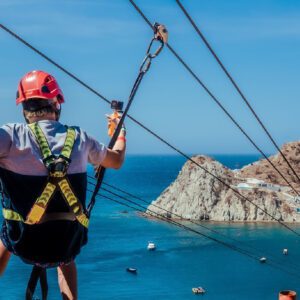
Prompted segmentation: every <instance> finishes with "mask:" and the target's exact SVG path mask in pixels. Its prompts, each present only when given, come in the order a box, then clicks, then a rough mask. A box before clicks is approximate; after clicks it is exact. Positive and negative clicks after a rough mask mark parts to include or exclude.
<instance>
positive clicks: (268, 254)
mask: <svg viewBox="0 0 300 300" xmlns="http://www.w3.org/2000/svg"><path fill="white" fill-rule="evenodd" d="M88 177H89V178H90V179H91V180H92V181H88V183H89V184H91V185H95V183H94V179H93V177H91V176H88ZM103 184H104V185H106V186H108V187H110V188H112V189H114V190H116V191H118V192H121V193H124V194H126V195H128V196H130V197H132V198H135V199H137V200H139V201H141V202H143V203H145V204H146V205H150V204H151V205H152V206H153V207H156V208H158V209H160V210H162V211H165V212H167V213H169V214H172V215H174V216H176V217H178V218H180V219H181V220H182V221H186V220H184V219H183V218H182V216H180V215H179V214H176V213H173V212H171V211H169V210H167V209H164V208H162V207H160V206H158V205H156V204H153V203H149V202H148V201H146V200H144V199H142V198H141V197H138V196H135V195H133V194H131V193H128V192H127V191H124V190H122V189H120V188H118V187H116V186H114V185H111V184H108V183H104V182H103ZM102 190H103V191H105V192H107V193H109V194H111V195H113V196H117V197H119V198H120V199H123V200H125V201H127V202H130V203H132V204H135V205H136V204H137V202H135V201H133V200H130V199H128V198H127V197H124V196H122V195H120V194H118V193H115V192H112V191H110V190H108V189H106V188H103V187H102ZM141 207H142V208H143V209H145V210H148V207H144V206H141ZM150 211H151V209H150ZM160 215H162V214H160ZM163 216H164V215H163ZM164 217H166V218H167V219H169V220H172V219H170V218H169V217H167V216H164ZM188 222H189V223H192V224H194V225H196V226H198V227H202V228H204V229H206V230H208V231H210V232H212V233H214V234H217V235H219V236H222V237H224V238H226V239H228V240H231V241H233V242H235V243H240V244H242V245H244V246H246V247H248V248H249V249H252V250H254V251H256V252H258V253H260V256H267V257H268V258H273V260H276V259H277V258H276V257H275V256H274V255H273V254H271V253H269V252H267V251H265V250H264V251H262V250H261V249H258V248H256V247H254V246H252V245H249V244H247V243H246V242H244V241H241V240H237V239H235V238H232V237H230V236H228V235H226V234H223V233H221V232H220V231H218V230H214V229H211V228H209V227H207V226H205V225H203V224H200V223H197V222H196V221H193V220H188ZM280 262H281V263H284V264H285V265H287V261H286V260H283V259H280ZM289 265H290V267H292V268H294V269H295V270H296V271H297V272H299V268H300V266H298V265H297V264H295V263H293V264H290V263H289Z"/></svg>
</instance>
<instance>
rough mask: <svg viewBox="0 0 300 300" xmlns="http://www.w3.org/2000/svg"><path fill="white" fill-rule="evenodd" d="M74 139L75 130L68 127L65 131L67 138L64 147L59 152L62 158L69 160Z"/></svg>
mask: <svg viewBox="0 0 300 300" xmlns="http://www.w3.org/2000/svg"><path fill="white" fill-rule="evenodd" d="M75 138H76V132H75V129H74V128H72V127H68V130H67V137H66V140H65V144H64V147H63V149H62V151H61V154H60V155H62V156H63V157H65V158H68V159H70V157H71V154H72V149H73V146H74V143H75Z"/></svg>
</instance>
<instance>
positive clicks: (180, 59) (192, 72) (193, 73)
mask: <svg viewBox="0 0 300 300" xmlns="http://www.w3.org/2000/svg"><path fill="white" fill-rule="evenodd" d="M129 1H130V3H131V4H132V5H133V6H134V8H135V9H136V10H137V11H138V13H139V14H140V15H141V16H142V17H143V19H144V20H146V22H147V24H148V25H150V27H151V28H152V30H153V26H152V25H151V22H150V21H149V20H148V19H147V17H146V16H145V15H144V13H143V12H142V11H141V9H140V8H139V7H138V6H137V5H136V4H135V2H134V1H133V0H129ZM166 46H167V48H168V49H169V50H170V51H171V53H172V54H173V55H174V56H175V57H176V58H177V59H178V60H179V62H180V63H181V64H182V65H183V66H184V67H185V68H186V70H187V71H188V72H189V73H190V74H191V75H192V76H193V77H194V79H195V80H196V81H197V82H198V83H199V84H200V85H201V86H202V88H203V89H204V90H205V91H206V93H207V94H208V95H209V96H210V97H211V98H212V100H213V101H214V102H215V103H216V104H217V105H218V106H219V107H220V108H221V110H222V111H223V112H224V113H225V114H226V115H227V117H229V119H230V120H231V121H232V122H233V123H234V124H235V125H236V127H237V128H238V129H239V130H240V131H241V132H242V133H243V135H244V136H245V137H246V138H247V139H248V140H249V141H250V143H251V144H252V145H253V146H254V147H255V149H256V150H257V151H259V152H260V153H261V155H263V157H264V158H265V159H266V160H267V161H268V163H269V164H270V165H271V166H272V167H273V168H274V170H276V172H277V173H278V174H279V175H280V176H281V178H282V179H283V180H284V181H285V182H286V183H287V184H288V185H289V186H290V188H291V189H292V190H293V191H294V192H295V193H296V195H298V196H300V194H299V192H297V190H296V189H295V188H294V187H293V186H292V184H291V183H290V182H289V181H288V180H287V179H286V178H285V176H284V175H283V174H282V173H281V172H280V170H279V169H278V168H277V167H276V166H275V165H274V164H273V163H272V162H271V160H270V159H269V158H268V157H267V155H266V154H265V153H264V152H263V151H262V150H261V149H260V147H259V146H257V144H256V143H255V142H254V140H253V139H252V138H251V137H250V136H249V135H248V134H247V133H246V131H245V130H244V129H243V128H242V127H241V125H240V124H239V123H238V122H237V121H236V120H235V119H234V118H233V117H232V115H231V114H230V113H229V112H228V110H227V109H226V108H225V107H224V106H223V105H222V103H221V102H220V101H219V100H218V99H217V98H216V96H215V95H214V94H213V93H212V92H211V91H210V90H209V89H208V87H207V86H206V85H205V84H204V83H203V82H202V80H201V79H200V78H199V77H198V76H197V75H196V74H195V72H194V71H193V70H192V69H191V68H190V67H189V66H188V65H187V64H186V62H185V61H184V60H183V59H182V58H181V57H180V56H179V54H178V53H177V52H176V51H175V50H174V49H173V47H171V45H170V44H169V43H168V44H166Z"/></svg>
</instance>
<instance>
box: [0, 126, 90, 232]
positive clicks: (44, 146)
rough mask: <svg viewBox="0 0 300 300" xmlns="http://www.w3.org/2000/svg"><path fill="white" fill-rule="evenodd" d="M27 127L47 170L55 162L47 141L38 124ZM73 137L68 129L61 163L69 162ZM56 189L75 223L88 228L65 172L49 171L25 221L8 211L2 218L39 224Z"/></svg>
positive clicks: (86, 220) (6, 210) (71, 129)
mask: <svg viewBox="0 0 300 300" xmlns="http://www.w3.org/2000/svg"><path fill="white" fill-rule="evenodd" d="M28 126H29V128H30V129H31V131H32V132H33V134H34V136H35V138H36V140H37V142H38V144H39V147H40V150H41V152H42V156H43V162H44V164H45V166H46V167H47V168H48V167H49V165H50V164H51V163H53V162H55V160H56V157H55V156H54V155H53V154H52V152H51V150H50V147H49V145H48V142H47V139H46V137H45V135H44V133H43V131H42V130H41V128H40V127H39V126H38V124H37V123H33V124H29V125H28ZM75 136H76V133H75V130H74V129H73V128H68V130H67V137H66V140H65V144H64V147H63V150H62V152H61V154H60V156H59V158H60V159H62V160H63V162H70V157H71V153H72V149H73V146H74V142H75ZM59 178H60V179H59ZM57 189H59V190H60V192H61V193H62V195H63V197H64V199H65V200H66V202H67V203H68V205H69V206H70V209H71V211H72V212H73V213H74V215H75V218H76V219H77V221H78V222H79V223H80V224H81V225H83V226H84V227H88V225H89V219H88V218H87V216H86V215H85V214H84V212H83V207H82V205H81V203H80V201H79V200H78V198H77V197H76V196H75V194H74V193H73V191H72V188H71V186H70V183H69V181H68V179H67V177H66V171H65V172H62V171H54V172H51V171H49V181H48V183H47V184H46V187H45V188H44V190H43V192H42V194H41V196H40V197H39V198H38V199H37V200H36V201H35V203H34V205H33V207H32V208H31V210H30V212H29V214H28V215H27V217H26V220H25V221H24V219H23V217H22V216H21V215H20V214H18V213H17V212H15V211H13V210H10V209H3V216H4V218H5V219H7V220H13V221H21V222H24V223H26V224H29V225H33V224H38V223H40V222H41V220H42V218H43V216H44V215H45V212H46V209H47V207H48V204H49V202H50V200H51V198H52V196H53V195H54V193H55V192H56V190H57Z"/></svg>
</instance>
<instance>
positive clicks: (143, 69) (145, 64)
mask: <svg viewBox="0 0 300 300" xmlns="http://www.w3.org/2000/svg"><path fill="white" fill-rule="evenodd" d="M152 58H153V57H152V54H150V53H148V54H147V55H146V57H145V58H144V60H143V62H142V64H141V66H140V73H146V72H147V71H148V70H149V68H150V66H151V60H152Z"/></svg>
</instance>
